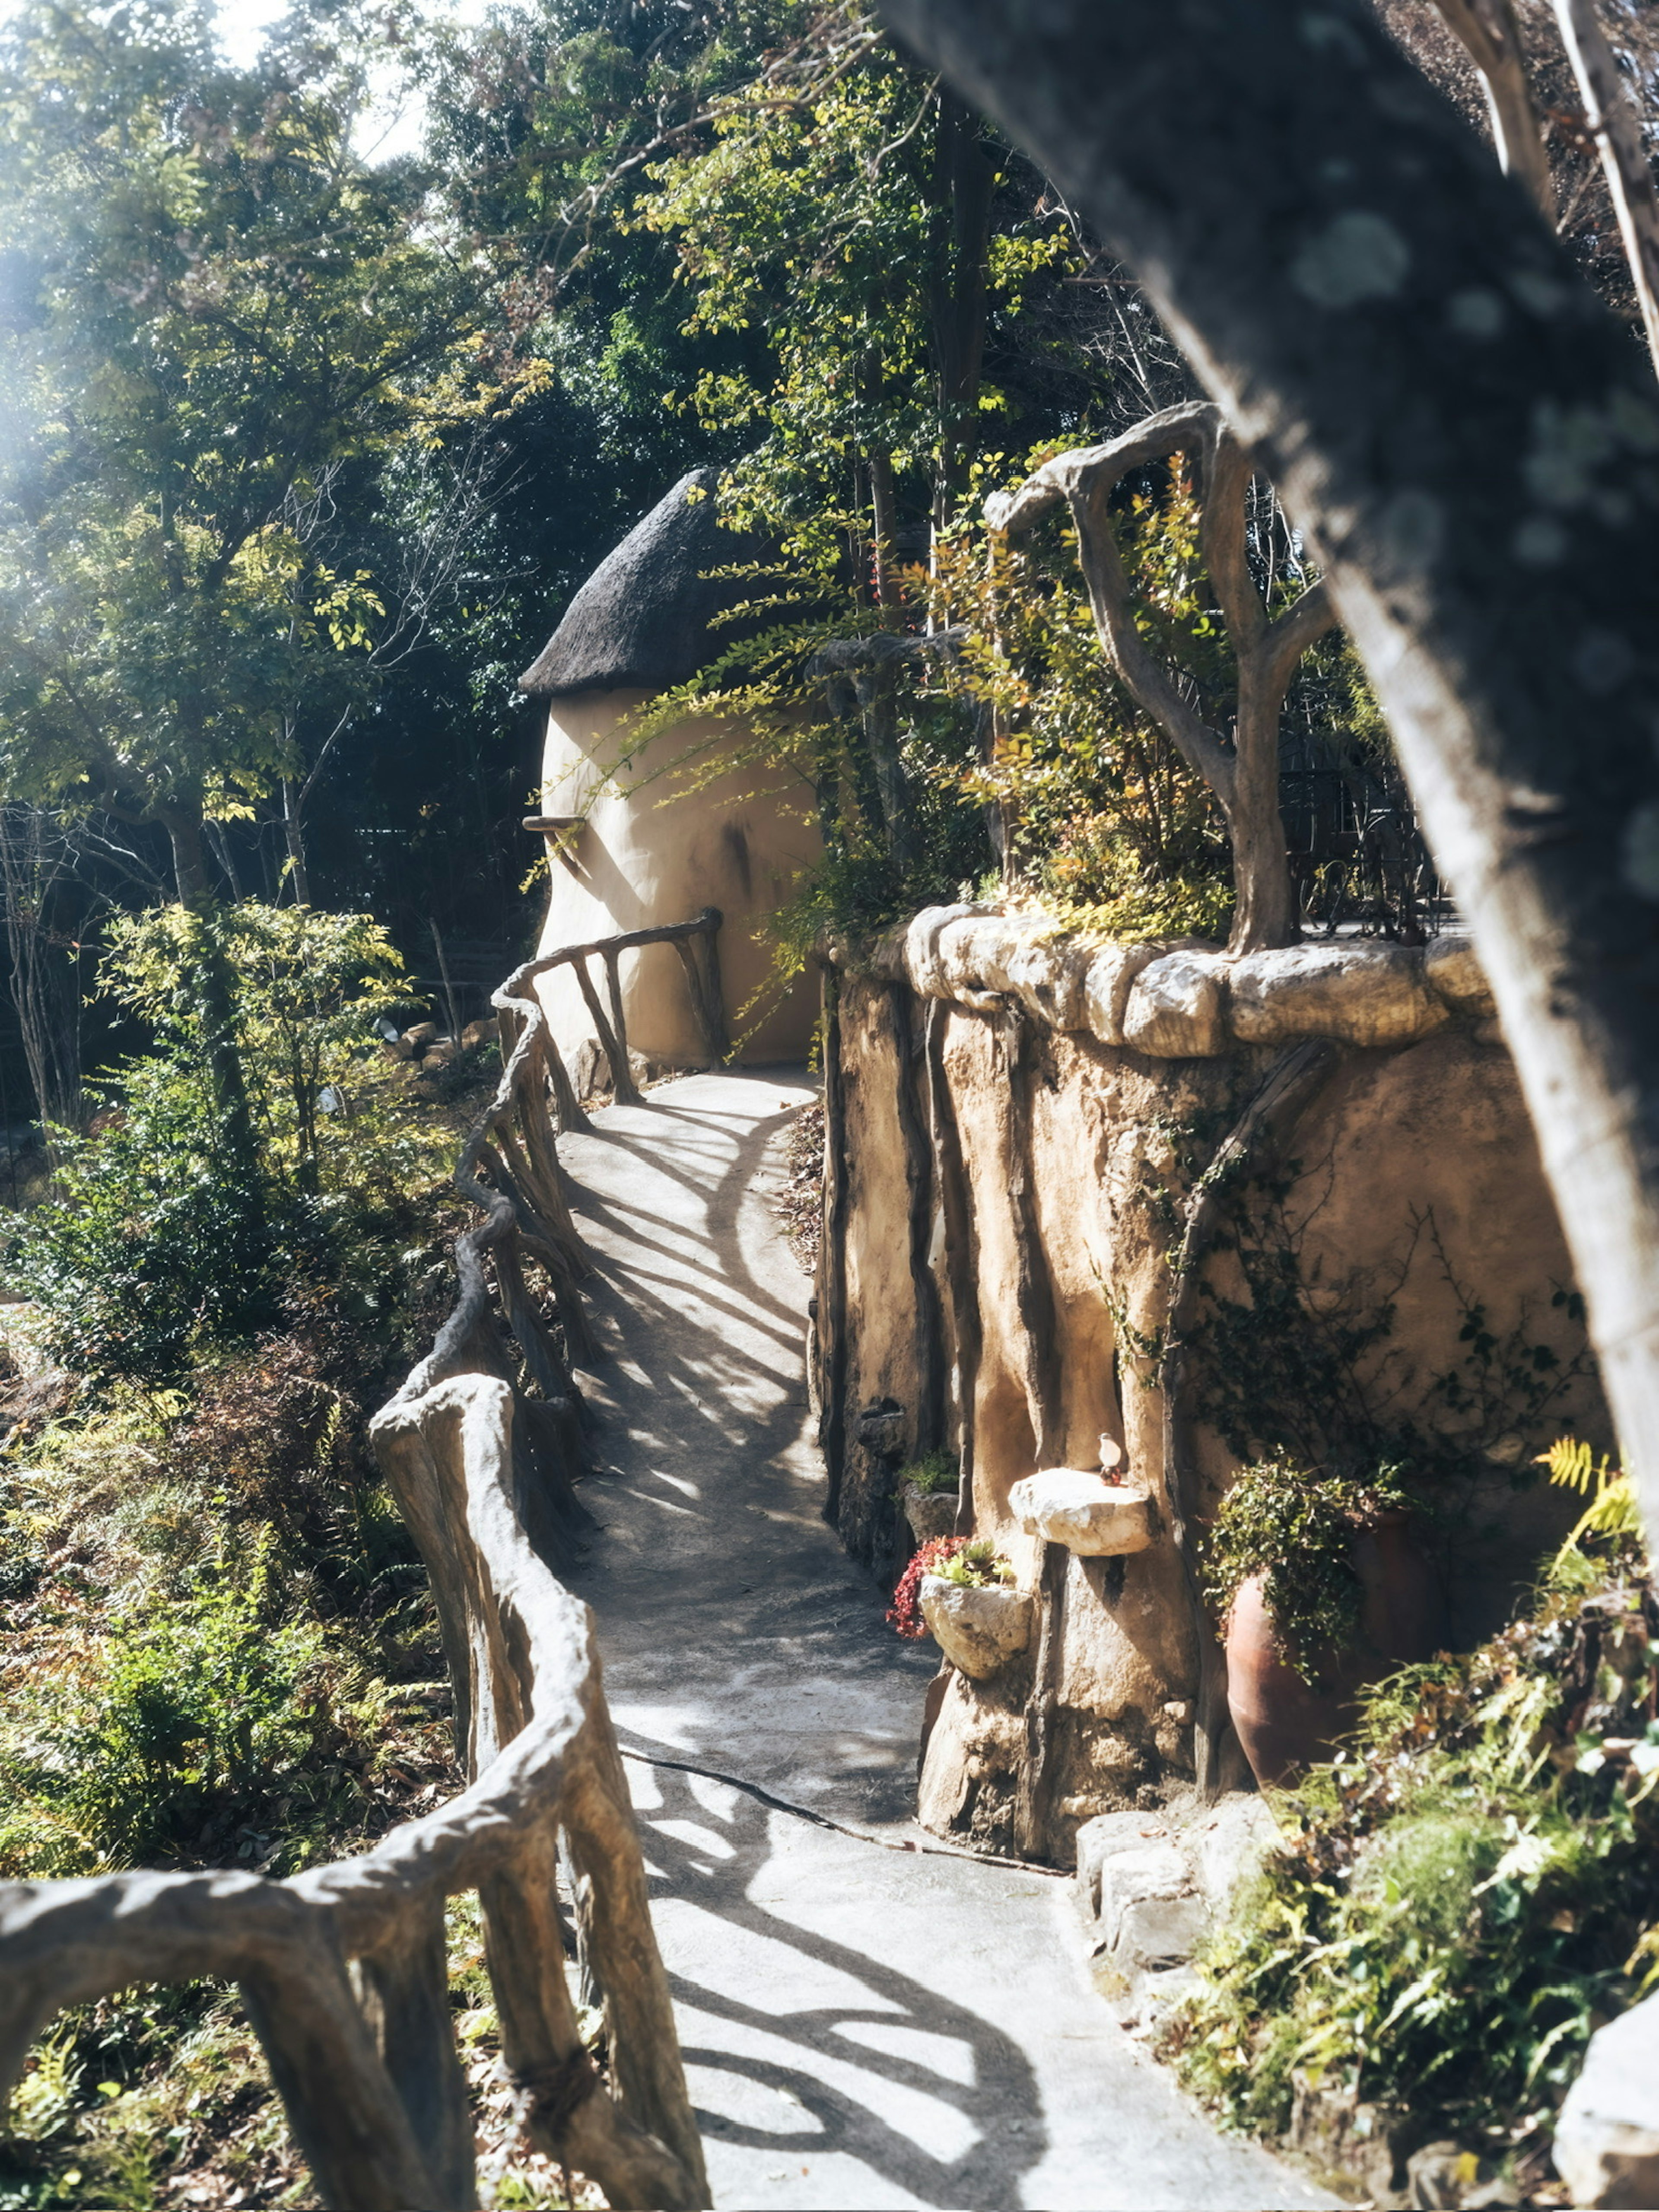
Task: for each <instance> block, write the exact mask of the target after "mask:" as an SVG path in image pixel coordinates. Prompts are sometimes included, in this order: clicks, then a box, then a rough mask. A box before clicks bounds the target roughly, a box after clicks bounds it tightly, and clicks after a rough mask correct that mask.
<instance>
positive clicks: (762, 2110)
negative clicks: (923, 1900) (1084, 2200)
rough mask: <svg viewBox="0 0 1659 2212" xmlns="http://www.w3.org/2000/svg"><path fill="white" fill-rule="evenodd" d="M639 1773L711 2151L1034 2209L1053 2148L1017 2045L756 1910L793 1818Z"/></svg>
mask: <svg viewBox="0 0 1659 2212" xmlns="http://www.w3.org/2000/svg"><path fill="white" fill-rule="evenodd" d="M629 1773H630V1778H635V1779H636V1782H637V1783H638V1784H639V1786H640V1788H641V1806H640V1820H641V1831H642V1834H643V1838H644V1842H645V1850H646V1857H647V1861H648V1863H649V1864H650V1866H651V1868H652V1870H653V1876H654V1877H655V1878H654V1879H653V1885H652V1894H653V1917H654V1918H655V1919H656V1921H657V1923H658V1925H659V1927H660V1928H661V1929H663V1930H664V1931H665V1938H666V1942H667V1946H668V1949H669V1954H670V1956H671V1958H672V1959H674V1960H676V1961H677V1962H678V1971H675V1972H671V1977H670V1978H671V1984H672V1988H673V1991H674V1997H675V2002H676V2003H677V2005H678V2007H680V2008H681V2012H682V2027H681V2043H682V2046H683V2048H684V2054H685V2060H686V2064H687V2068H688V2069H689V2071H690V2079H691V2083H692V2091H693V2095H694V2097H695V2098H696V2099H697V2100H698V2123H699V2125H700V2126H701V2127H702V2130H703V2132H704V2134H705V2136H707V2137H708V2139H709V2140H710V2141H711V2142H723V2143H730V2144H737V2145H742V2146H744V2147H746V2148H750V2149H751V2150H757V2151H763V2152H766V2153H768V2154H775V2155H776V2157H777V2158H778V2159H779V2160H780V2161H781V2162H787V2160H791V2159H793V2160H794V2161H795V2162H796V2164H797V2165H799V2161H800V2160H802V2159H805V2160H808V2161H809V2164H810V2161H811V2160H812V2159H814V2158H815V2157H817V2156H819V2155H821V2154H823V2152H825V2151H826V2150H831V2149H833V2150H835V2151H836V2152H838V2153H840V2154H842V2155H846V2156H851V2157H854V2158H856V2159H858V2160H860V2162H861V2163H862V2164H864V2165H866V2166H868V2167H870V2168H871V2169H872V2171H873V2172H876V2173H878V2174H879V2175H881V2176H882V2177H883V2178H884V2179H885V2180H886V2181H887V2182H888V2183H890V2185H893V2186H894V2187H896V2189H898V2190H900V2191H902V2192H904V2194H905V2195H906V2196H908V2197H912V2198H914V2199H915V2200H916V2201H918V2202H920V2203H923V2204H927V2205H982V2206H994V2205H1017V2204H1019V2203H1023V2202H1024V2195H1023V2191H1022V2186H1021V2184H1022V2179H1023V2177H1024V2175H1025V2174H1026V2173H1028V2172H1030V2169H1031V2168H1032V2167H1033V2166H1035V2165H1036V2163H1037V2162H1038V2161H1039V2160H1041V2159H1042V2156H1043V2155H1044V2154H1045V2153H1046V2151H1047V2149H1048V2135H1047V2131H1046V2130H1045V2128H1044V2126H1043V2123H1042V2108H1041V2102H1040V2100H1039V2097H1038V2093H1037V2087H1036V2077H1035V2075H1034V2074H1033V2072H1032V2069H1031V2066H1030V2062H1029V2061H1028V2060H1027V2058H1026V2057H1025V2055H1024V2052H1023V2051H1021V2050H1020V2049H1019V2048H1018V2045H1016V2044H1015V2043H1014V2042H1013V2041H1012V2039H1010V2038H1009V2037H1008V2036H1006V2035H1005V2034H1004V2033H1002V2032H1001V2031H1000V2029H999V2028H997V2027H994V2026H993V2025H992V2024H991V2023H990V2022H989V2021H987V2020H985V2019H984V2018H982V2017H981V2015H979V2014H977V2013H975V2012H972V2011H969V2010H968V2009H967V2008H965V2007H963V2006H962V2005H960V2004H957V2003H955V2002H952V2001H951V1999H950V1998H949V1997H947V1996H942V1995H940V1994H939V1992H938V1991H937V1990H934V1989H931V1988H929V1987H928V1986H927V1984H926V1983H924V1982H921V1981H918V1980H917V1979H916V1978H915V1976H914V1975H912V1974H908V1973H904V1972H900V1971H899V1969H898V1968H897V1967H896V1966H892V1965H890V1964H888V1963H886V1962H884V1961H883V1960H878V1959H875V1958H872V1956H870V1955H869V1954H868V1953H866V1952H865V1951H862V1950H858V1949H854V1948H850V1947H849V1946H848V1944H845V1943H841V1942H833V1941H831V1940H829V1938H828V1937H826V1936H822V1935H819V1934H815V1933H812V1932H811V1931H810V1930H808V1929H804V1928H802V1927H800V1926H799V1924H798V1923H795V1922H793V1921H791V1920H787V1919H784V1918H782V1917H779V1916H778V1915H777V1914H775V1913H773V1912H770V1911H767V1910H766V1908H765V1906H764V1905H761V1904H758V1903H757V1902H755V1901H754V1893H755V1892H756V1890H757V1887H762V1886H763V1878H764V1875H765V1870H766V1869H767V1867H768V1865H769V1862H770V1860H771V1859H772V1857H773V1852H774V1837H773V1827H774V1823H775V1821H776V1820H778V1819H779V1818H780V1817H787V1816H780V1815H777V1814H770V1813H769V1812H768V1811H767V1809H766V1808H764V1807H763V1806H762V1805H759V1804H757V1802H755V1801H754V1800H753V1799H752V1798H750V1797H748V1796H744V1794H743V1793H742V1792H740V1791H738V1790H732V1789H730V1788H729V1787H727V1786H725V1785H722V1784H718V1783H710V1782H707V1781H704V1780H703V1779H702V1778H700V1777H692V1776H686V1775H682V1774H676V1773H674V1772H672V1771H665V1770H664V1769H662V1768H659V1767H646V1766H643V1765H642V1763H641V1762H639V1761H637V1760H635V1759H630V1760H629ZM645 1776H648V1777H649V1778H650V1780H649V1782H645V1781H644V1779H643V1778H644V1777H645ZM653 1797H654V1798H655V1800H656V1802H655V1804H654V1805H652V1804H650V1802H649V1801H650V1800H651V1799H653ZM647 1808H648V1809H647ZM847 1848H848V1850H860V1849H863V1850H872V1849H873V1848H874V1847H872V1846H869V1845H863V1846H860V1845H857V1844H848V1845H847ZM700 1922H701V1923H703V1924H702V1926H699V1925H698V1923H700ZM939 1940H940V1941H941V1942H948V1941H949V1940H950V1934H949V1930H948V1929H946V1928H944V1927H941V1928H940V1929H939Z"/></svg>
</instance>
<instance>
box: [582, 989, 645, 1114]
mask: <svg viewBox="0 0 1659 2212" xmlns="http://www.w3.org/2000/svg"><path fill="white" fill-rule="evenodd" d="M570 964H571V967H572V968H573V969H574V970H575V975H576V982H577V985H578V987H579V988H580V991H581V994H582V996H583V998H584V999H585V1000H586V1001H587V1011H588V1014H589V1017H590V1018H591V1019H592V1024H593V1033H594V1035H595V1036H597V1037H598V1038H599V1049H600V1050H601V1051H602V1052H603V1053H604V1054H605V1058H606V1059H607V1060H609V1061H610V1063H611V1097H613V1098H614V1099H615V1100H616V1102H617V1105H619V1106H637V1105H638V1104H639V1103H640V1094H639V1092H638V1091H637V1090H635V1086H634V1077H633V1073H632V1071H631V1070H630V1068H629V1065H628V1054H627V1052H626V1050H625V1049H624V1048H623V1047H622V1046H621V1045H619V1044H618V1043H617V1033H616V1031H615V1030H613V1029H612V1028H611V1024H610V1022H609V1021H608V1020H607V1019H606V1018H605V1009H604V1007H603V1006H600V1004H599V993H598V992H597V991H596V990H595V989H594V988H593V979H592V976H591V975H589V974H588V972H587V956H586V953H583V954H582V955H580V957H578V958H576V959H574V960H573V961H572V962H571V963H570Z"/></svg>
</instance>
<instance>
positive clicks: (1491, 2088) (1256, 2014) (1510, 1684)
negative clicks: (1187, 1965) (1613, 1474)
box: [1165, 1542, 1659, 2154]
mask: <svg viewBox="0 0 1659 2212" xmlns="http://www.w3.org/2000/svg"><path fill="white" fill-rule="evenodd" d="M1656 1636H1659V1606H1656V1601H1655V1599H1654V1597H1653V1595H1652V1592H1651V1590H1650V1589H1649V1588H1648V1586H1647V1581H1646V1575H1645V1570H1644V1566H1643V1564H1642V1562H1641V1561H1640V1560H1639V1559H1638V1558H1636V1557H1635V1556H1634V1555H1633V1553H1632V1547H1630V1546H1629V1544H1628V1542H1626V1544H1625V1545H1624V1546H1622V1547H1620V1552H1619V1553H1618V1554H1617V1555H1616V1556H1615V1558H1614V1559H1613V1561H1612V1562H1611V1563H1610V1564H1604V1565H1602V1567H1601V1571H1600V1572H1599V1573H1598V1574H1597V1576H1596V1577H1595V1581H1594V1583H1593V1585H1592V1586H1590V1587H1589V1588H1582V1589H1579V1590H1577V1591H1576V1592H1573V1593H1571V1594H1565V1593H1562V1592H1559V1591H1558V1592H1554V1593H1553V1594H1551V1595H1548V1596H1547V1597H1546V1598H1545V1599H1544V1600H1543V1601H1542V1602H1541V1605H1540V1606H1539V1607H1538V1609H1537V1611H1536V1612H1535V1613H1534V1614H1532V1615H1531V1616H1530V1617H1529V1618H1527V1619H1524V1620H1520V1621H1518V1622H1517V1623H1516V1625H1515V1626H1512V1627H1510V1628H1509V1629H1507V1630H1505V1631H1504V1633H1503V1634H1502V1635H1500V1636H1498V1638H1495V1639H1494V1640H1493V1641H1492V1643H1491V1644H1487V1645H1486V1646H1485V1647H1484V1648H1483V1649H1482V1650H1480V1651H1478V1652H1476V1653H1474V1655H1472V1656H1470V1657H1468V1658H1465V1659H1457V1660H1439V1661H1437V1662H1435V1663H1434V1664H1433V1665H1432V1666H1429V1667H1422V1668H1412V1669H1410V1670H1408V1671H1407V1673H1405V1674H1401V1675H1400V1676H1398V1677H1396V1678H1395V1680H1392V1681H1390V1682H1389V1683H1386V1684H1384V1685H1383V1687H1382V1689H1381V1690H1380V1691H1379V1692H1376V1695H1375V1696H1374V1697H1373V1699H1372V1700H1371V1702H1370V1708H1369V1711H1368V1713H1367V1717H1366V1720H1365V1723H1364V1727H1363V1729H1361V1731H1360V1733H1359V1735H1358V1740H1357V1742H1356V1745H1355V1747H1354V1748H1353V1749H1352V1750H1351V1751H1348V1752H1346V1753H1343V1754H1342V1755H1341V1756H1340V1758H1339V1759H1336V1760H1335V1762H1334V1764H1332V1765H1329V1766H1327V1767H1322V1768H1319V1769H1316V1771H1314V1772H1313V1773H1312V1774H1311V1775H1310V1777H1309V1778H1308V1780H1307V1782H1306V1784H1304V1786H1303V1787H1302V1788H1301V1789H1300V1790H1298V1791H1297V1792H1296V1793H1295V1794H1294V1795H1291V1796H1287V1797H1285V1798H1283V1799H1280V1800H1278V1801H1276V1811H1277V1813H1278V1817H1279V1828H1280V1840H1279V1848H1278V1849H1277V1850H1274V1851H1273V1852H1272V1853H1271V1854H1270V1855H1269V1856H1268V1857H1267V1860H1266V1862H1265V1863H1264V1865H1263V1868H1262V1869H1261V1873H1260V1875H1259V1876H1258V1877H1257V1878H1256V1879H1255V1881H1254V1882H1253V1883H1252V1884H1251V1885H1249V1887H1247V1888H1246V1889H1245V1890H1244V1891H1243V1893H1241V1894H1240V1895H1239V1896H1238V1897H1237V1900H1236V1902H1235V1905H1234V1906H1233V1909H1232V1911H1231V1917H1230V1918H1229V1920H1228V1922H1227V1923H1226V1925H1225V1928H1224V1929H1222V1930H1221V1931H1220V1933H1219V1934H1218V1936H1216V1937H1215V1938H1213V1939H1212V1942H1211V1943H1210V1945H1209V1947H1208V1948H1207V1951H1206V1953H1205V1954H1202V1955H1201V1957H1200V1973H1201V1975H1202V1978H1203V1983H1204V1986H1203V1988H1202V1989H1201V1990H1200V1992H1199V1994H1198V1995H1197V1996H1195V1997H1194V1998H1193V1999H1192V2000H1191V2001H1190V2002H1189V2003H1188V2005H1187V2006H1186V2007H1185V2008H1183V2010H1182V2013H1181V2014H1179V2015H1177V2016H1176V2019H1175V2021H1174V2022H1173V2024H1172V2026H1171V2027H1170V2028H1169V2029H1168V2030H1167V2031H1166V2034H1165V2046H1166V2052H1167V2053H1168V2055H1171V2056H1173V2057H1174V2058H1175V2060H1176V2064H1177V2066H1178V2067H1179V2069H1180V2071H1181V2073H1182V2077H1183V2079H1184V2080H1185V2081H1186V2082H1187V2084H1188V2087H1191V2088H1193V2089H1194V2090H1195V2091H1196V2092H1197V2093H1199V2094H1200V2096H1201V2097H1202V2098H1204V2100H1206V2102H1207V2103H1208V2104H1209V2105H1211V2106H1212V2108H1213V2109H1214V2110H1216V2111H1217V2112H1218V2113H1219V2114H1220V2115H1221V2117H1222V2118H1224V2119H1225V2121H1226V2122H1227V2124H1230V2125H1231V2126H1234V2127H1237V2128H1243V2129H1246V2130H1251V2131H1253V2132H1260V2133H1269V2134H1271V2133H1274V2132H1277V2131H1278V2130H1281V2129H1282V2128H1284V2127H1285V2124H1286V2123H1287V2121H1288V2119H1289V2117H1290V2107H1291V2093H1292V2087H1293V2076H1295V2075H1297V2074H1301V2075H1304V2076H1305V2077H1306V2078H1307V2079H1308V2081H1310V2084H1311V2085H1312V2086H1314V2087H1320V2086H1324V2087H1328V2088H1331V2089H1334V2090H1337V2091H1340V2092H1346V2093H1351V2094H1354V2095H1358V2097H1359V2098H1361V2099H1366V2100H1382V2101H1383V2102H1387V2103H1390V2104H1395V2105H1401V2106H1409V2107H1410V2108H1411V2110H1412V2111H1413V2112H1414V2113H1415V2114H1417V2115H1418V2116H1419V2118H1421V2119H1422V2121H1423V2122H1424V2124H1425V2129H1428V2130H1433V2131H1439V2130H1444V2131H1448V2132H1455V2133H1456V2134H1458V2135H1459V2136H1460V2137H1461V2138H1462V2140H1464V2141H1466V2142H1468V2141H1474V2140H1475V2139H1477V2138H1479V2139H1480V2140H1481V2141H1482V2142H1483V2143H1484V2144H1485V2145H1486V2146H1487V2147H1489V2148H1492V2149H1493V2150H1495V2151H1497V2152H1499V2153H1500V2154H1501V2153H1504V2152H1511V2151H1519V2150H1522V2149H1526V2148H1535V2147H1536V2146H1537V2145H1538V2144H1539V2143H1540V2142H1541V2140H1543V2139H1545V2138H1547V2133H1548V2130H1549V2127H1550V2124H1551V2116H1552V2114H1553V2108H1554V2106H1556V2105H1557V2104H1558V2103H1559V2099H1560V2097H1561V2095H1562V2093H1563V2092H1564V2091H1565V2087H1566V2086H1567V2084H1568V2083H1569V2082H1570V2081H1571V2079H1572V2077H1573V2075H1574V2074H1575V2073H1576V2072H1577V2068H1578V2066H1579V2064H1580V2063H1581V2061H1582V2058H1583V2051H1584V2046H1585V2045H1586V2043H1587V2042H1588V2040H1589V2035H1590V2033H1591V2032H1592V2030H1593V2029H1594V2027H1595V2026H1597V2025H1598V2024H1599V2023H1600V2021H1602V2020H1603V2019H1605V2018H1607V2016H1608V2015H1611V2014H1613V2013H1616V2012H1618V2011H1619V2010H1620V2009H1621V2008H1623V2007H1624V2006H1626V2005H1627V2004H1629V2003H1631V2002H1633V2001H1634V2000H1635V1999H1636V1998H1637V1997H1638V1996H1642V1995H1643V1994H1644V1992H1645V1990H1647V1989H1648V1988H1650V1986H1651V1985H1652V1984H1653V1982H1654V1979H1655V1978H1656V1977H1655V1972H1654V1967H1653V1961H1654V1960H1655V1958H1656V1957H1659V1941H1656V1918H1659V1910H1656V1896H1659V1887H1656V1875H1659V1797H1656V1784H1659V1723H1655V1722H1654V1721H1653V1720H1652V1718H1651V1712H1652V1705H1653V1699H1654V1696H1655V1692H1656V1688H1659V1671H1656V1670H1659V1641H1656Z"/></svg>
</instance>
